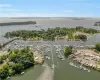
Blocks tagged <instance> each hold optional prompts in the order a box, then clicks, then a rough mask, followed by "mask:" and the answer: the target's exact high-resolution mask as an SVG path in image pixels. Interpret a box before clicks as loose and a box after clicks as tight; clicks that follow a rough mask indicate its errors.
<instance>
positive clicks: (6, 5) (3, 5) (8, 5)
mask: <svg viewBox="0 0 100 80" xmlns="http://www.w3.org/2000/svg"><path fill="white" fill-rule="evenodd" d="M11 6H12V5H11V4H0V7H11Z"/></svg>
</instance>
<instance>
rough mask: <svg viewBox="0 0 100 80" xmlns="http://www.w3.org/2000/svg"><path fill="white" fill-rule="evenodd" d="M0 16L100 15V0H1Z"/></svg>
mask: <svg viewBox="0 0 100 80" xmlns="http://www.w3.org/2000/svg"><path fill="white" fill-rule="evenodd" d="M0 17H100V0H0Z"/></svg>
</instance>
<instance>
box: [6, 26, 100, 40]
mask: <svg viewBox="0 0 100 80" xmlns="http://www.w3.org/2000/svg"><path fill="white" fill-rule="evenodd" d="M97 33H100V31H99V30H95V29H92V28H84V27H82V26H78V27H76V28H65V27H63V28H60V27H56V28H48V30H44V29H41V30H18V31H12V32H7V33H6V34H5V37H6V38H20V39H25V40H41V39H42V40H57V39H66V40H87V38H88V37H90V36H93V35H94V34H97Z"/></svg>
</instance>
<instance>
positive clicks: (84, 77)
mask: <svg viewBox="0 0 100 80" xmlns="http://www.w3.org/2000/svg"><path fill="white" fill-rule="evenodd" d="M36 21H37V23H38V24H37V25H38V26H39V27H35V26H34V25H27V26H26V25H23V26H18V25H17V26H0V42H1V43H3V42H6V41H8V40H7V39H5V38H3V36H4V34H5V33H6V32H10V31H14V30H20V29H26V30H27V29H28V30H33V29H35V30H38V29H47V28H48V27H60V26H61V27H75V26H85V27H90V28H96V29H100V27H94V26H93V24H94V22H96V21H99V20H90V19H87V20H71V19H69V20H68V19H42V20H40V19H37V20H36ZM95 41H98V42H99V41H100V35H97V36H94V37H91V38H90V39H89V40H88V41H86V42H85V43H83V45H88V44H95ZM44 43H46V42H44ZM49 44H50V45H54V44H55V42H51V43H49ZM59 44H60V45H64V44H68V45H81V43H80V42H78V41H77V42H76V41H68V42H66V41H59ZM53 54H54V63H55V65H57V68H55V75H54V80H100V73H99V72H97V71H94V70H91V72H90V73H88V72H85V71H82V70H78V69H77V68H74V67H72V66H70V65H69V62H70V60H65V61H61V60H59V59H58V58H57V56H56V54H55V48H54V47H53ZM48 55H49V56H50V57H51V54H50V53H48ZM46 62H47V63H48V64H49V65H50V66H51V63H52V62H51V60H47V61H46ZM43 70H44V68H43V67H41V66H35V67H34V68H31V69H30V70H28V71H26V73H25V74H24V75H21V76H14V77H12V78H11V80H36V79H37V77H39V75H40V74H41V73H42V72H43Z"/></svg>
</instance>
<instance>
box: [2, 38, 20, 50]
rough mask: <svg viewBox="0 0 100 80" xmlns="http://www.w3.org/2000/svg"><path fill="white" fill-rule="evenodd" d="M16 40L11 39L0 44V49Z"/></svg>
mask: <svg viewBox="0 0 100 80" xmlns="http://www.w3.org/2000/svg"><path fill="white" fill-rule="evenodd" d="M18 39H19V38H14V39H12V40H10V41H8V42H6V43H4V44H0V49H2V48H4V47H5V46H6V45H7V44H9V43H11V42H13V41H14V40H18Z"/></svg>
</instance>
